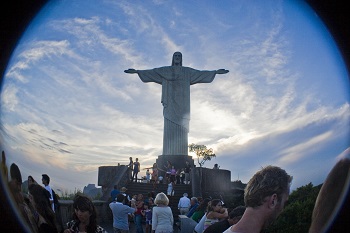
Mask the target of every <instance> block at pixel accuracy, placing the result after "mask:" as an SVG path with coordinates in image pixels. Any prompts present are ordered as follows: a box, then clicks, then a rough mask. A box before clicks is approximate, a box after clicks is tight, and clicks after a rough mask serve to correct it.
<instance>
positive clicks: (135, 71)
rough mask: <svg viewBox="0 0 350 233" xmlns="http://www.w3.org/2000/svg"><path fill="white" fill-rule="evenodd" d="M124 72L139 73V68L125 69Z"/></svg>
mask: <svg viewBox="0 0 350 233" xmlns="http://www.w3.org/2000/svg"><path fill="white" fill-rule="evenodd" d="M124 72H125V73H127V74H137V70H135V69H127V70H124Z"/></svg>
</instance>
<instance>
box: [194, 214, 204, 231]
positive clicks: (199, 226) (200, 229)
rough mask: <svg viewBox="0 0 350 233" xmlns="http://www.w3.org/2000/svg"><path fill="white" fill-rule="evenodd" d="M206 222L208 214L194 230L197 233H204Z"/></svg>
mask: <svg viewBox="0 0 350 233" xmlns="http://www.w3.org/2000/svg"><path fill="white" fill-rule="evenodd" d="M205 220H207V213H205V214H204V215H203V217H202V218H201V220H200V221H199V222H198V223H197V225H196V227H195V228H194V230H195V231H196V232H197V233H202V232H203V231H204V222H205Z"/></svg>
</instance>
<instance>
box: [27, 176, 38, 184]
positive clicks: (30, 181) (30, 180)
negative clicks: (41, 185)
mask: <svg viewBox="0 0 350 233" xmlns="http://www.w3.org/2000/svg"><path fill="white" fill-rule="evenodd" d="M32 184H36V181H35V180H34V178H33V177H32V176H28V187H29V186H31V185H32Z"/></svg>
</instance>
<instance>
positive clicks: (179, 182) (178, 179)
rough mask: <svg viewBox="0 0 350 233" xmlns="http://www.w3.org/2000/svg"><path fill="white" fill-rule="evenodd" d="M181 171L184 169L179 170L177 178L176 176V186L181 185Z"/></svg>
mask: <svg viewBox="0 0 350 233" xmlns="http://www.w3.org/2000/svg"><path fill="white" fill-rule="evenodd" d="M181 171H182V169H178V170H177V171H176V176H175V180H176V184H181Z"/></svg>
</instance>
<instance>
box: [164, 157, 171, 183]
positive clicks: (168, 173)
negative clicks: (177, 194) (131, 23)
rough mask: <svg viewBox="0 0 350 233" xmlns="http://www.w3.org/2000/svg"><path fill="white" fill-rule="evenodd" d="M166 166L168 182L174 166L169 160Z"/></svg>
mask: <svg viewBox="0 0 350 233" xmlns="http://www.w3.org/2000/svg"><path fill="white" fill-rule="evenodd" d="M166 164H167V165H166V166H165V165H164V167H165V170H166V171H165V179H166V180H167V182H168V181H169V180H170V175H171V168H172V164H171V162H170V161H169V160H168V161H167V162H166Z"/></svg>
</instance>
